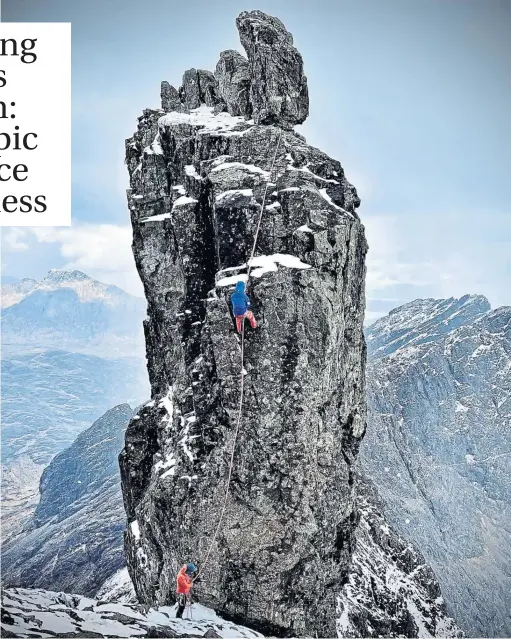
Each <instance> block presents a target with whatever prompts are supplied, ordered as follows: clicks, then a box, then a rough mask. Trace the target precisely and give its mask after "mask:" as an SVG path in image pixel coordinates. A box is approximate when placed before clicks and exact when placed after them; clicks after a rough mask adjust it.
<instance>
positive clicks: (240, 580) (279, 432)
mask: <svg viewBox="0 0 511 639" xmlns="http://www.w3.org/2000/svg"><path fill="white" fill-rule="evenodd" d="M237 23H238V27H239V29H240V34H241V39H242V43H243V45H244V46H245V48H246V50H247V54H248V61H247V60H245V59H244V58H243V57H242V56H241V55H240V54H237V53H235V52H232V51H229V52H224V53H223V54H222V55H221V58H220V62H219V64H218V65H217V68H216V71H215V74H214V75H213V74H210V73H209V72H207V71H201V70H199V71H197V70H194V69H192V70H190V71H188V72H186V73H185V76H184V80H183V86H182V87H181V88H180V89H179V90H176V89H173V88H172V87H171V86H170V85H168V84H164V85H163V86H162V99H163V106H164V109H162V110H145V111H144V113H143V115H142V116H141V117H140V118H139V124H138V130H137V132H136V133H135V134H134V136H133V137H132V138H130V139H129V140H127V141H126V163H127V166H128V170H129V173H130V189H129V190H128V203H129V208H130V213H131V222H132V226H133V252H134V256H135V261H136V265H137V268H138V271H139V274H140V277H141V280H142V282H143V285H144V289H145V294H146V297H147V302H148V313H147V315H148V317H147V320H146V321H145V335H146V347H147V361H148V371H149V378H150V382H151V389H152V397H151V401H149V402H148V403H147V404H145V405H144V406H143V407H142V408H141V410H140V411H139V412H138V414H137V415H136V416H135V417H134V418H133V419H132V420H131V422H130V424H129V426H128V429H127V431H126V439H125V447H124V450H123V451H122V453H121V455H120V466H121V478H122V490H123V497H124V504H125V508H126V513H127V519H128V526H127V533H126V538H125V548H126V557H127V565H128V570H129V573H130V577H131V579H132V581H133V585H134V587H135V591H136V593H137V596H138V598H139V600H140V601H141V602H143V603H145V604H152V605H154V604H159V605H167V604H171V603H173V601H174V598H175V577H176V574H177V571H178V570H179V568H180V566H181V565H182V564H183V563H184V562H188V561H193V562H194V563H197V564H198V565H199V566H201V567H203V571H202V573H201V581H200V582H199V583H197V584H196V585H195V587H194V594H195V596H196V597H197V598H198V600H199V601H200V602H201V603H202V604H204V605H207V606H210V607H212V608H214V609H215V610H217V611H218V612H221V614H222V615H223V616H224V617H226V618H229V619H231V620H235V621H237V622H240V623H243V624H245V625H249V626H251V627H253V628H255V629H256V630H259V631H263V632H265V633H266V634H271V635H273V636H303V635H309V636H310V635H314V634H317V635H319V636H335V634H336V632H337V628H338V621H337V619H336V616H337V615H340V614H343V615H344V616H343V621H342V623H343V624H344V626H346V627H348V626H349V628H355V629H357V628H365V627H366V626H367V623H366V622H363V621H362V620H361V617H363V615H364V611H363V609H362V608H360V607H359V608H358V609H357V607H356V606H352V605H351V603H352V602H351V599H349V597H348V599H346V600H344V601H341V600H340V599H339V594H340V592H341V590H342V587H343V585H344V584H346V583H347V582H348V579H349V573H350V570H351V565H352V559H353V548H354V546H355V534H356V528H357V522H358V518H359V516H358V513H357V507H356V498H355V481H354V466H355V463H356V458H357V454H358V447H359V442H360V439H361V438H362V436H363V433H364V428H365V401H364V393H363V385H364V364H365V343H364V336H363V329H362V325H363V313H364V276H365V263H364V260H365V253H366V250H367V245H366V240H365V237H364V229H363V227H362V225H361V223H360V220H359V217H358V215H357V213H356V209H357V207H358V206H359V204H360V200H359V198H358V196H357V193H356V190H355V188H354V187H353V186H352V185H351V184H350V183H349V182H348V181H347V179H346V177H345V175H344V171H343V168H342V166H341V164H340V163H339V162H338V161H337V160H334V159H332V158H330V157H328V156H327V155H326V154H325V153H323V152H321V151H320V150H318V149H316V148H314V147H311V146H309V145H308V144H307V143H306V141H305V139H304V138H303V137H302V136H300V135H299V134H297V133H296V132H294V131H293V130H292V126H293V124H295V123H297V122H301V121H303V119H304V118H305V116H306V114H307V108H308V100H307V89H306V81H305V77H304V76H303V71H302V61H301V57H300V55H299V54H298V52H296V50H295V49H294V48H293V46H292V38H291V35H290V34H289V33H288V32H287V31H286V29H285V28H284V26H283V25H282V23H281V22H280V21H278V20H276V19H275V18H271V17H269V16H265V15H264V14H262V13H261V12H250V13H242V14H241V15H240V16H239V18H238V22H237ZM169 110H170V111H169ZM166 111H169V112H166ZM265 195H266V197H265ZM259 222H260V228H259ZM258 228H259V232H258V233H257V229H258ZM256 237H257V243H256V251H255V258H254V260H253V261H252V262H251V263H250V266H251V267H253V268H252V270H251V271H250V277H249V274H248V273H247V262H248V261H249V259H250V258H251V253H252V249H253V246H254V240H255V239H256ZM239 280H243V281H246V282H247V286H248V292H249V294H250V297H251V300H252V308H253V310H254V313H255V316H256V318H257V320H258V322H259V326H258V328H257V329H256V330H253V331H252V330H251V329H250V328H248V327H247V331H246V336H245V342H244V359H243V368H242V360H241V348H240V339H239V336H238V335H237V334H236V331H235V327H234V321H233V317H232V315H231V311H230V305H229V299H230V294H231V292H232V290H233V286H234V284H235V283H236V282H237V281H239ZM242 374H244V380H245V381H244V386H245V393H244V401H243V406H242V421H241V427H240V429H239V436H238V439H237V442H236V449H235V456H234V465H233V467H232V481H231V483H230V491H229V497H228V500H227V507H226V511H225V516H224V517H223V519H222V520H221V526H220V528H219V532H218V535H217V536H215V530H216V528H217V525H218V522H219V521H220V516H221V512H222V505H223V502H224V495H225V491H226V485H227V478H228V475H229V468H230V463H229V460H230V455H231V449H232V446H233V439H234V437H235V433H236V432H237V423H238V421H237V416H238V410H239V402H240V382H241V378H242ZM209 550H211V553H210V554H209ZM386 552H387V551H386ZM387 554H388V553H387ZM206 557H207V563H205V564H204V560H205V558H206ZM361 570H362V568H361ZM389 570H391V568H390V564H389ZM359 581H363V582H364V584H365V585H366V586H367V588H369V589H370V584H371V583H372V582H371V579H370V578H369V577H367V579H366V580H359ZM397 592H398V589H395V590H394V595H395V599H396V600H397V599H398V595H397V594H396V593H397ZM355 594H356V593H355ZM394 595H393V594H392V591H391V592H390V595H389V596H390V598H391V600H392V596H394ZM367 596H368V597H370V596H371V595H370V593H369V594H367ZM399 597H401V595H399ZM401 598H402V597H401ZM350 602H351V603H350ZM393 606H394V607H393ZM399 606H400V609H402V610H403V619H405V620H406V623H407V624H408V625H407V627H409V628H411V629H412V631H413V629H415V632H416V633H418V632H419V629H418V628H417V624H415V623H414V621H413V618H411V616H410V615H411V613H410V612H409V611H408V613H406V611H405V606H404V605H403V602H402V601H401V603H400V604H399ZM394 609H395V602H394V604H393V603H391V604H390V605H389V610H388V611H387V612H388V616H387V617H385V622H383V621H382V623H381V628H380V627H377V628H375V632H380V631H381V632H384V631H385V632H387V631H389V630H390V631H391V636H398V635H399V634H400V632H401V629H400V628H401V627H399V628H397V627H395V628H394V627H393V626H392V623H393V622H392V619H393V610H394ZM340 611H342V613H341V612H340ZM380 617H381V619H383V613H382V615H380ZM375 619H376V618H375ZM372 621H373V622H374V623H376V621H374V620H372ZM359 622H360V623H359ZM364 624H365V625H364ZM433 626H434V624H433Z"/></svg>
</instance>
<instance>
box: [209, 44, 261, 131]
mask: <svg viewBox="0 0 511 639" xmlns="http://www.w3.org/2000/svg"><path fill="white" fill-rule="evenodd" d="M215 78H216V81H217V83H218V92H219V94H220V95H221V96H222V98H223V100H224V101H225V103H226V106H227V110H228V111H229V113H230V114H231V115H242V116H244V117H246V118H250V116H251V115H252V107H251V104H250V69H249V65H248V62H247V60H246V59H245V58H244V57H243V56H242V55H241V54H240V53H238V52H237V51H222V53H221V54H220V60H219V61H218V63H217V65H216V70H215Z"/></svg>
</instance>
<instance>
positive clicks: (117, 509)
mask: <svg viewBox="0 0 511 639" xmlns="http://www.w3.org/2000/svg"><path fill="white" fill-rule="evenodd" d="M132 414H133V413H132V410H131V408H130V407H129V406H128V405H127V404H123V405H121V406H117V407H115V408H113V409H111V410H109V411H108V412H107V413H105V415H103V416H102V417H101V418H100V419H98V420H97V421H96V422H95V423H94V424H93V425H92V426H91V427H90V428H88V429H87V430H86V431H84V432H83V433H81V434H80V435H79V436H78V438H77V439H76V441H75V442H74V443H73V444H72V445H71V446H70V447H69V448H67V449H66V450H64V451H62V452H61V453H60V454H58V455H57V456H56V457H55V458H54V459H53V461H52V462H51V463H50V465H49V466H48V467H47V468H46V470H45V471H44V472H43V475H42V478H41V483H40V490H41V498H40V501H39V504H38V506H37V509H36V511H35V514H34V516H33V518H32V520H31V522H30V528H31V530H30V532H28V533H24V534H23V535H21V536H20V537H18V538H17V539H16V540H15V541H14V542H12V543H10V544H7V545H6V546H4V548H3V552H2V569H3V571H2V572H3V574H2V578H3V580H4V581H5V582H6V583H8V584H10V585H17V586H30V587H34V586H35V587H41V588H57V589H59V590H64V591H68V592H75V593H78V594H82V595H88V596H93V595H95V593H96V591H97V590H98V589H99V588H100V587H101V586H102V585H103V583H104V582H105V580H106V579H108V578H109V577H111V576H112V575H113V574H114V573H115V572H116V571H117V570H118V569H120V568H122V567H123V566H124V553H123V531H124V521H123V519H124V517H123V503H122V495H121V490H120V477H119V467H118V462H117V457H118V453H119V450H120V449H121V448H122V444H123V440H124V431H125V429H126V426H127V424H128V421H129V419H130V418H131V416H132Z"/></svg>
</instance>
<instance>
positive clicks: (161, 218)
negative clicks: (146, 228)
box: [140, 213, 170, 224]
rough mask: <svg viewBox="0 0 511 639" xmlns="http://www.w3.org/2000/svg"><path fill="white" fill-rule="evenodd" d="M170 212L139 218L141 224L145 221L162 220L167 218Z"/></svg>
mask: <svg viewBox="0 0 511 639" xmlns="http://www.w3.org/2000/svg"><path fill="white" fill-rule="evenodd" d="M169 219H170V213H160V215H151V217H146V218H144V219H142V220H140V222H141V224H145V223H146V222H161V221H162V220H169Z"/></svg>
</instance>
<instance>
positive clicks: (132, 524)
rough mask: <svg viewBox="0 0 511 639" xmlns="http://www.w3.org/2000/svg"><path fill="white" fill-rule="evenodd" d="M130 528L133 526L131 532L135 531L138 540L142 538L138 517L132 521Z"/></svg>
mask: <svg viewBox="0 0 511 639" xmlns="http://www.w3.org/2000/svg"><path fill="white" fill-rule="evenodd" d="M130 528H131V532H132V533H133V537H135V539H137V540H138V539H140V527H139V525H138V521H137V520H136V519H135V521H132V522H131V524H130Z"/></svg>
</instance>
